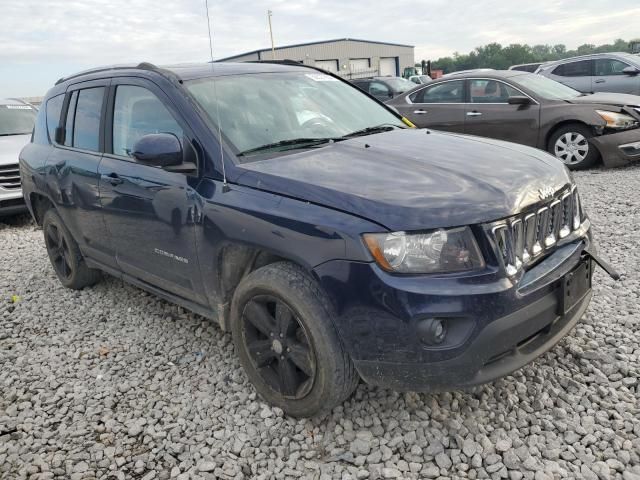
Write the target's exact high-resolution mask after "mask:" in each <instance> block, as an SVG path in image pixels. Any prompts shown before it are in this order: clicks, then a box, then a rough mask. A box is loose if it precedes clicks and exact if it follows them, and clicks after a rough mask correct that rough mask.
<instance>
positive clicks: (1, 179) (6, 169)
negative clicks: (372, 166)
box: [0, 165, 20, 190]
mask: <svg viewBox="0 0 640 480" xmlns="http://www.w3.org/2000/svg"><path fill="white" fill-rule="evenodd" d="M0 187H2V188H6V189H9V190H11V189H17V188H20V167H19V166H18V165H2V166H0Z"/></svg>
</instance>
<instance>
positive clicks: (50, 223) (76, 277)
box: [42, 209, 101, 290]
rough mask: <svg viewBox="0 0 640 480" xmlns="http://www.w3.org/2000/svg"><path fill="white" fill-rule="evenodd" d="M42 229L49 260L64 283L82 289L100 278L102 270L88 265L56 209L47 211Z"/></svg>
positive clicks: (66, 285) (69, 286) (75, 288)
mask: <svg viewBox="0 0 640 480" xmlns="http://www.w3.org/2000/svg"><path fill="white" fill-rule="evenodd" d="M42 230H43V232H44V243H45V245H46V247H47V253H48V254H49V260H50V261H51V265H52V266H53V270H54V271H55V272H56V275H57V276H58V279H59V280H60V283H62V285H64V286H65V287H67V288H71V289H73V290H81V289H83V288H85V287H89V286H91V285H94V284H96V283H97V282H98V281H99V280H100V278H101V274H100V271H99V270H93V269H91V268H89V267H87V264H86V263H85V261H84V258H83V256H82V253H80V248H79V247H78V244H77V243H76V241H75V240H74V239H73V237H72V236H71V233H70V232H69V230H68V229H67V227H65V225H64V223H63V222H62V219H61V218H60V215H58V213H57V212H56V211H55V210H53V209H50V210H47V212H46V213H45V215H44V219H43V221H42Z"/></svg>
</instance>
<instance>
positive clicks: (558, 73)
mask: <svg viewBox="0 0 640 480" xmlns="http://www.w3.org/2000/svg"><path fill="white" fill-rule="evenodd" d="M547 76H548V77H549V78H551V79H552V80H555V81H556V82H560V83H563V84H565V85H567V86H569V87H571V88H574V89H576V90H578V91H580V92H584V93H591V92H592V91H593V90H592V85H591V83H592V76H593V60H579V61H576V62H567V63H563V64H561V65H558V66H557V67H555V68H554V69H553V70H552V71H551V73H549V74H548V75H547Z"/></svg>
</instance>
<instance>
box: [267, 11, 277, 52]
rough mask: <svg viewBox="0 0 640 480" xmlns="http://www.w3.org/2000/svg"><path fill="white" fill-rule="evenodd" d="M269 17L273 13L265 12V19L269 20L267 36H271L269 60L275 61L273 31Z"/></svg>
mask: <svg viewBox="0 0 640 480" xmlns="http://www.w3.org/2000/svg"><path fill="white" fill-rule="evenodd" d="M271 15H273V12H272V11H271V10H267V17H268V18H269V35H271V60H275V59H276V47H275V45H274V43H273V29H272V28H271Z"/></svg>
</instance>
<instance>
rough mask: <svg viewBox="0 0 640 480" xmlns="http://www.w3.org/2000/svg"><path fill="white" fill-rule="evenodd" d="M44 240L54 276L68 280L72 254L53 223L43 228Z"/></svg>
mask: <svg viewBox="0 0 640 480" xmlns="http://www.w3.org/2000/svg"><path fill="white" fill-rule="evenodd" d="M44 240H45V244H46V246H47V252H48V253H49V258H50V259H51V264H52V265H53V268H54V270H55V271H56V274H57V275H58V277H59V278H60V279H61V280H69V279H70V278H71V276H72V275H73V268H74V265H73V261H72V253H71V249H70V248H69V244H68V243H67V240H66V238H65V236H64V235H63V233H62V231H61V229H60V227H59V226H58V225H56V224H54V223H48V224H47V225H46V227H45V232H44Z"/></svg>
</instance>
